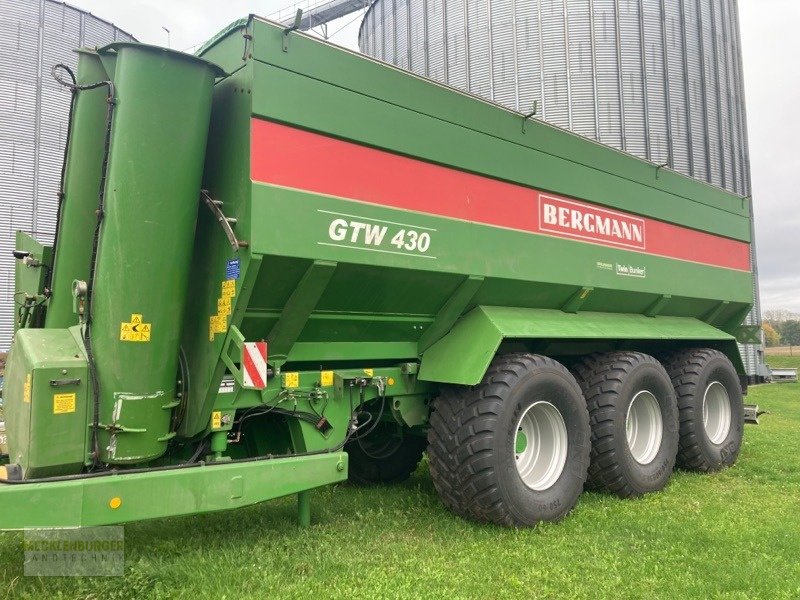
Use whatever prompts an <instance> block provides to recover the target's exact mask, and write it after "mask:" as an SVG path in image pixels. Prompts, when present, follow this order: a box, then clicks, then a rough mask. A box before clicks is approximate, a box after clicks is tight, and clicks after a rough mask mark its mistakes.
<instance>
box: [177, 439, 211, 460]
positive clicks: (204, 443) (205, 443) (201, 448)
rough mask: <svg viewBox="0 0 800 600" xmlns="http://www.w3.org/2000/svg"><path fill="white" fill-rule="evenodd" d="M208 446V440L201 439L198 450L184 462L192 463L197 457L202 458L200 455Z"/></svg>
mask: <svg viewBox="0 0 800 600" xmlns="http://www.w3.org/2000/svg"><path fill="white" fill-rule="evenodd" d="M207 446H208V440H203V441H201V442H200V444H199V445H198V446H197V450H195V451H194V454H192V457H191V458H190V459H189V460H188V461H186V462H185V463H183V464H192V463H194V462H196V461H197V459H198V458H200V455H201V454H203V452H205V449H206V447H207Z"/></svg>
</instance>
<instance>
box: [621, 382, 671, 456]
mask: <svg viewBox="0 0 800 600" xmlns="http://www.w3.org/2000/svg"><path fill="white" fill-rule="evenodd" d="M663 427H664V423H663V421H662V419H661V408H660V407H659V405H658V400H656V397H655V396H654V395H653V394H652V392H650V391H648V390H642V391H641V392H639V393H637V394H636V395H635V396H634V397H633V400H631V404H630V406H629V407H628V414H627V416H626V418H625V436H626V438H627V440H628V448H629V449H630V451H631V454H632V455H633V458H634V460H635V461H636V462H638V463H639V464H640V465H647V464H650V463H651V462H653V460H654V459H655V457H656V455H657V454H658V450H659V449H660V448H661V439H662V437H663Z"/></svg>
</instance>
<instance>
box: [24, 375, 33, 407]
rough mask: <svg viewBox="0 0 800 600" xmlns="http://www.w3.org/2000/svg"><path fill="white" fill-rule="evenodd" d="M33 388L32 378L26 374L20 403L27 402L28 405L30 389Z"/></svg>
mask: <svg viewBox="0 0 800 600" xmlns="http://www.w3.org/2000/svg"><path fill="white" fill-rule="evenodd" d="M32 386H33V378H32V377H31V374H30V373H28V376H27V377H26V378H25V385H24V386H23V387H22V401H23V402H27V403H28V404H30V403H31V387H32Z"/></svg>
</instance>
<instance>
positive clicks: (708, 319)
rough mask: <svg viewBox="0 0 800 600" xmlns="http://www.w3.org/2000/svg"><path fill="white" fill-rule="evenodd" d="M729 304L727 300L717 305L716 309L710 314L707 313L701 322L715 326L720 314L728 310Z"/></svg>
mask: <svg viewBox="0 0 800 600" xmlns="http://www.w3.org/2000/svg"><path fill="white" fill-rule="evenodd" d="M729 304H730V302H728V301H727V300H723V301H722V302H720V303H719V304H717V305H716V306H715V307H714V308H712V309H711V310H710V311H708V313H706V314H705V316H703V317H702V318H701V319H700V320H701V321H703V322H705V323H708V324H709V325H714V323H716V322H717V318H718V317H719V315H720V313H722V311H723V310H725V309H726V308H728V305H729Z"/></svg>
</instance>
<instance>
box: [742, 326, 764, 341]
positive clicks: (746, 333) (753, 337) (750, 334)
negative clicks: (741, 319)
mask: <svg viewBox="0 0 800 600" xmlns="http://www.w3.org/2000/svg"><path fill="white" fill-rule="evenodd" d="M736 341H737V342H739V343H740V344H760V343H761V327H759V326H758V325H742V326H741V327H739V331H737V332H736Z"/></svg>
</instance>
